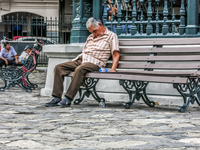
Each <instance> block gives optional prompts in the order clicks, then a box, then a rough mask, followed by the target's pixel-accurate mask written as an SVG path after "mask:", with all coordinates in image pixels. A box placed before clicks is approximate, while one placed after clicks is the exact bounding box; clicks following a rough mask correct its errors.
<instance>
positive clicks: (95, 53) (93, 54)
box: [45, 17, 119, 107]
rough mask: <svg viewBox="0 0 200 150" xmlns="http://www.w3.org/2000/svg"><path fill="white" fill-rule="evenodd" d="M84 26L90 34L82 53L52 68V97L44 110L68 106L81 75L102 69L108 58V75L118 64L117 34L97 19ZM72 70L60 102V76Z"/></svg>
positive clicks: (77, 87) (81, 79)
mask: <svg viewBox="0 0 200 150" xmlns="http://www.w3.org/2000/svg"><path fill="white" fill-rule="evenodd" d="M86 27H87V29H88V30H89V32H90V33H92V34H91V35H89V37H88V38H87V41H86V43H85V46H84V48H83V51H82V53H81V54H80V55H78V56H77V57H76V58H75V59H74V60H72V61H69V62H66V63H62V64H59V65H57V66H56V67H55V69H54V86H53V92H52V96H53V97H54V98H53V99H52V100H51V101H50V102H48V103H46V104H45V106H46V107H52V106H58V105H60V106H61V107H69V106H70V105H71V101H72V100H73V99H74V97H75V95H76V93H77V92H78V90H79V88H80V86H81V84H82V82H83V80H84V76H85V74H87V73H88V72H92V71H98V70H99V69H100V68H104V67H105V65H106V62H107V60H108V59H109V58H110V56H111V55H112V58H113V64H112V68H111V71H110V72H116V68H117V65H118V62H119V40H118V37H117V35H116V34H115V33H114V32H112V31H109V30H108V29H107V28H106V27H104V26H103V25H102V22H101V20H100V19H98V18H93V17H91V18H89V19H88V21H87V23H86ZM73 71H74V74H73V78H72V81H71V83H70V85H69V88H68V91H67V92H66V94H65V97H64V99H62V100H61V96H62V93H63V82H64V76H65V75H68V74H69V73H70V72H73Z"/></svg>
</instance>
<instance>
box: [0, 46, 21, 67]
mask: <svg viewBox="0 0 200 150" xmlns="http://www.w3.org/2000/svg"><path fill="white" fill-rule="evenodd" d="M17 64H18V60H17V53H16V51H15V49H14V48H13V47H12V46H10V43H9V42H5V43H4V48H3V49H2V50H1V54H0V67H2V65H5V66H7V65H12V66H17Z"/></svg>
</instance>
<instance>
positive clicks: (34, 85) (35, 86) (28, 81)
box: [26, 74, 38, 90]
mask: <svg viewBox="0 0 200 150" xmlns="http://www.w3.org/2000/svg"><path fill="white" fill-rule="evenodd" d="M28 76H29V74H28V75H27V76H26V81H27V84H29V86H30V87H32V89H33V90H35V88H38V85H37V84H34V83H31V81H30V80H29V78H28Z"/></svg>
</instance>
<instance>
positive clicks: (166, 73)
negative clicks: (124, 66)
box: [116, 70, 200, 77]
mask: <svg viewBox="0 0 200 150" xmlns="http://www.w3.org/2000/svg"><path fill="white" fill-rule="evenodd" d="M116 73H127V74H144V75H158V76H160V75H164V76H182V77H189V76H190V77H196V76H200V71H148V70H147V71H141V70H138V71H129V70H127V71H124V70H117V72H116Z"/></svg>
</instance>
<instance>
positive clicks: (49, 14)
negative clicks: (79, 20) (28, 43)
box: [0, 0, 72, 40]
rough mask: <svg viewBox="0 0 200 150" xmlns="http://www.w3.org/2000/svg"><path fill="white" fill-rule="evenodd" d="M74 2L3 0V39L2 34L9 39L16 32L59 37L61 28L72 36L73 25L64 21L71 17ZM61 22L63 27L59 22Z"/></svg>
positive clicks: (0, 7)
mask: <svg viewBox="0 0 200 150" xmlns="http://www.w3.org/2000/svg"><path fill="white" fill-rule="evenodd" d="M71 5H72V0H1V1H0V39H1V38H2V36H6V37H8V38H10V39H13V37H14V36H37V37H50V36H52V37H54V38H55V40H59V39H60V38H62V37H63V35H62V34H59V30H60V32H61V33H62V32H65V34H66V33H68V35H67V36H68V39H69V36H70V34H69V33H70V27H68V26H67V27H66V25H65V26H64V23H65V21H68V22H69V24H70V23H71V21H72V7H71ZM64 6H66V7H64ZM61 16H62V17H61ZM70 20H71V21H70ZM60 22H62V24H63V26H62V27H59V25H58V24H59V23H60ZM56 38H57V39H56Z"/></svg>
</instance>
